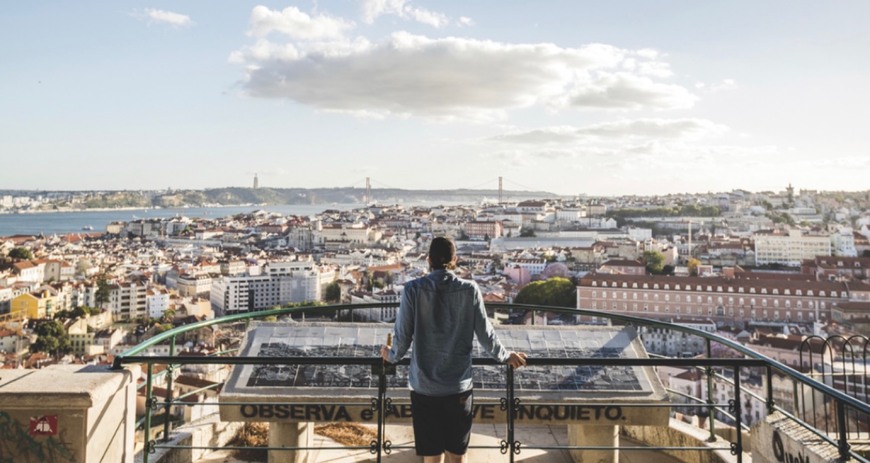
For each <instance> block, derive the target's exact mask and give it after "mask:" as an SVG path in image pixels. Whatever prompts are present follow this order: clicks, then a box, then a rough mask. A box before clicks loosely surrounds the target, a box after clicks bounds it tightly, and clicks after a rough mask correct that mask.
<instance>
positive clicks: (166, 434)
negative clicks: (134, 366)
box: [163, 336, 175, 442]
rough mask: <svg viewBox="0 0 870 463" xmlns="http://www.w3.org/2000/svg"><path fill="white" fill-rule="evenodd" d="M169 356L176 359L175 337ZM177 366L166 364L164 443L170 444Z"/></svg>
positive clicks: (170, 344)
mask: <svg viewBox="0 0 870 463" xmlns="http://www.w3.org/2000/svg"><path fill="white" fill-rule="evenodd" d="M169 356H170V357H175V336H173V337H172V338H171V339H170V340H169ZM173 370H175V366H174V365H173V364H171V363H168V364H166V375H167V378H166V405H165V410H164V412H163V442H169V414H170V412H171V411H172V372H173Z"/></svg>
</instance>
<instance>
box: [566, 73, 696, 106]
mask: <svg viewBox="0 0 870 463" xmlns="http://www.w3.org/2000/svg"><path fill="white" fill-rule="evenodd" d="M574 84H575V88H574V89H573V91H572V92H571V94H570V95H568V103H569V104H570V105H572V106H578V107H592V108H613V109H642V108H655V109H681V108H690V107H692V106H693V105H694V104H695V101H696V100H697V99H698V97H697V96H695V95H694V94H692V93H691V92H689V91H688V90H686V89H685V87H681V86H679V85H675V84H666V83H662V82H656V81H654V80H652V79H651V78H649V77H646V76H640V75H635V74H631V73H628V72H598V73H596V74H595V75H594V76H588V77H586V78H584V79H582V80H578V81H576V82H574Z"/></svg>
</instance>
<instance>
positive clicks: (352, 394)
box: [220, 323, 670, 461]
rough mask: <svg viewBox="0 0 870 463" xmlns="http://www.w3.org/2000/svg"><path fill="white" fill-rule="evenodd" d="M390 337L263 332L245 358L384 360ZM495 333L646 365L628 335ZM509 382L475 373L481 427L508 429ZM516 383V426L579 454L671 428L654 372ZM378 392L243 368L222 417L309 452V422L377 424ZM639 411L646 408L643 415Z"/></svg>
mask: <svg viewBox="0 0 870 463" xmlns="http://www.w3.org/2000/svg"><path fill="white" fill-rule="evenodd" d="M391 330H392V326H390V325H379V324H370V323H366V324H363V323H358V324H348V323H309V324H298V323H260V324H255V325H252V327H251V329H250V330H249V331H248V333H247V336H246V338H245V341H244V344H243V349H242V352H241V354H240V355H241V356H251V357H320V358H328V357H370V358H377V357H378V352H379V349H380V346H381V345H382V344H383V343H384V342H385V340H386V339H387V333H388V332H390V331H391ZM497 333H498V336H499V338H500V339H501V341H502V342H503V343H504V344H505V346H506V347H507V348H508V349H511V350H516V351H523V352H527V353H529V354H530V355H531V356H535V355H539V356H541V357H550V358H552V357H556V358H558V357H563V358H572V359H584V358H645V357H646V356H647V355H646V351H645V350H644V348H643V345H642V343H641V342H640V340H639V339H638V338H637V335H636V333H635V331H634V329H633V328H631V327H625V328H614V327H590V326H570V327H567V326H559V327H556V326H552V327H528V326H512V325H509V326H499V327H498V328H497ZM475 349H476V350H475V353H474V356H475V357H486V354H485V353H484V352H482V351H481V350H480V347H479V346H475ZM579 363H582V362H579ZM407 375H408V368H407V367H406V366H399V367H398V368H397V369H396V374H395V375H391V376H388V377H387V387H388V390H387V397H389V398H390V399H391V401H392V405H393V408H392V410H390V411H389V412H388V413H387V414H386V420H387V423H410V421H411V409H410V401H409V396H408V376H407ZM506 381H507V376H506V374H505V367H504V366H497V365H493V366H478V367H475V369H474V387H475V408H474V413H475V423H504V422H505V421H506V419H507V412H506V411H504V410H502V407H501V406H500V405H501V399H502V398H505V394H506V388H507V384H506ZM514 383H515V397H516V398H518V399H519V407H518V409H517V414H516V423H517V424H549V425H558V424H564V425H566V426H568V434H569V440H570V442H572V445H575V444H573V442H577V444H576V445H580V444H579V443H580V442H582V443H583V445H601V446H614V445H615V444H616V443H617V442H618V437H617V436H618V429H619V428H618V427H619V426H621V425H644V426H667V424H668V417H669V412H670V409H669V408H668V407H655V406H652V407H651V406H650V404H652V405H655V404H664V403H667V400H668V397H667V394H666V393H665V391H664V388H663V386H662V384H661V382H660V381H659V379H658V377H657V376H656V375H655V374H654V372H653V371H652V369H651V368H649V367H641V366H589V365H570V366H547V367H527V368H522V369H519V370H517V371H516V372H515V374H514ZM377 390H378V376H377V375H375V374H373V373H372V371H371V367H370V366H369V365H289V364H288V365H239V366H236V367H235V368H234V370H233V372H232V374H231V375H230V378H229V380H228V381H227V384H226V387H225V388H224V390H223V392H222V393H221V396H220V400H221V402H223V403H226V404H227V405H226V406H223V407H221V418H222V419H223V420H227V421H259V422H263V421H266V422H270V423H271V425H270V426H271V429H272V431H271V435H270V441H271V444H270V445H275V446H297V447H304V446H306V443H308V442H311V436H310V434H311V431H310V430H311V428H312V427H313V426H311V423H316V422H330V421H347V422H359V423H367V422H376V421H377V419H378V417H377V415H376V413H377V412H376V411H374V410H372V407H371V402H372V398H374V397H376V396H377ZM641 404H643V405H645V406H637V405H641ZM633 405H635V406H633ZM276 431H277V432H276ZM598 452H599V453H601V452H600V451H598ZM603 453H606V454H607V455H606V458H605V460H604V461H615V460H616V457H615V454H616V452H610V451H608V452H603ZM586 456H587V457H588V456H589V455H588V452H587V454H586ZM602 456H604V455H602ZM598 459H599V458H596V460H595V461H598Z"/></svg>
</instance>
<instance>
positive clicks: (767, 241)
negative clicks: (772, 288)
mask: <svg viewBox="0 0 870 463" xmlns="http://www.w3.org/2000/svg"><path fill="white" fill-rule="evenodd" d="M754 238H755V264H756V265H767V264H783V265H790V266H794V267H798V266H800V264H801V261H802V260H804V259H812V258H814V257H816V256H830V255H831V237H830V236H828V235H825V236H809V235H804V234H803V233H802V232H801V231H800V230H789V232H788V234H787V235H783V234H774V233H756V234H755V235H754Z"/></svg>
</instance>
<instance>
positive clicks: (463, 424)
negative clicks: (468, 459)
mask: <svg viewBox="0 0 870 463" xmlns="http://www.w3.org/2000/svg"><path fill="white" fill-rule="evenodd" d="M473 401H474V397H473V395H472V391H471V390H468V391H465V392H461V393H459V394H453V395H448V396H443V397H432V396H428V395H423V394H417V393H416V392H414V391H411V412H412V414H413V422H414V442H415V444H414V447H415V448H416V450H417V455H419V456H424V457H428V456H436V455H441V454H442V453H444V451H445V450H447V451H448V452H450V453H453V454H456V455H464V454H465V452H466V451H467V450H468V441H469V439H471V419H472V403H473Z"/></svg>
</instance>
